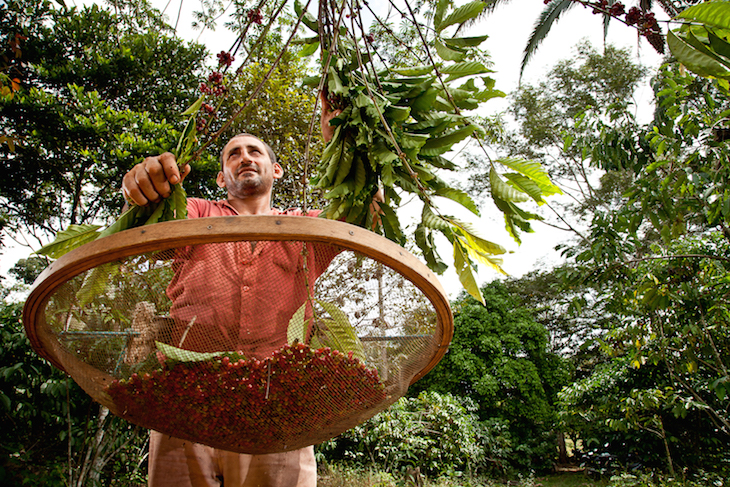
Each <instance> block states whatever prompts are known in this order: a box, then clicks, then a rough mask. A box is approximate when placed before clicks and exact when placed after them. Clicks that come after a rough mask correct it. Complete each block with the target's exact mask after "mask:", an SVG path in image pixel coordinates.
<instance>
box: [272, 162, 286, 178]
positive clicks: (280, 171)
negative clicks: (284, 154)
mask: <svg viewBox="0 0 730 487" xmlns="http://www.w3.org/2000/svg"><path fill="white" fill-rule="evenodd" d="M283 176H284V168H283V167H281V164H279V163H278V162H276V163H274V179H280V178H281V177H283Z"/></svg>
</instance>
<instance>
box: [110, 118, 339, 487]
mask: <svg viewBox="0 0 730 487" xmlns="http://www.w3.org/2000/svg"><path fill="white" fill-rule="evenodd" d="M327 108H328V107H327V106H326V105H325V110H324V113H325V115H323V117H322V129H323V135H324V137H325V140H326V141H328V140H330V139H331V137H332V132H333V130H332V128H331V127H330V126H329V120H330V119H331V118H332V117H334V116H336V115H337V113H332V112H330V111H329V110H327ZM189 172H190V167H189V166H185V168H183V170H182V171H180V170H179V169H178V167H177V163H176V161H175V157H174V156H173V155H172V154H170V153H165V154H162V155H160V156H158V157H149V158H146V159H145V160H144V161H143V162H142V163H140V164H138V165H136V166H135V167H134V168H132V170H130V172H129V173H127V174H126V175H125V176H124V181H123V185H122V191H123V194H124V196H125V199H126V200H127V201H129V202H133V203H135V204H137V205H142V206H144V205H147V204H150V203H153V202H159V201H161V200H162V199H163V198H165V197H168V196H169V195H170V194H171V185H172V184H177V183H179V182H181V181H182V180H183V179H184V178H185V177H186V176H187V175H188V174H189ZM283 174H284V170H283V168H282V167H281V165H280V164H279V163H278V162H277V161H276V157H275V155H274V153H273V151H272V150H271V148H270V147H269V146H268V145H267V144H266V143H264V142H263V141H262V140H260V139H259V138H257V137H255V136H253V135H250V134H240V135H237V136H235V137H234V138H232V139H231V140H230V141H229V142H228V143H227V144H226V146H225V147H224V148H223V151H222V152H221V170H220V172H219V173H218V176H217V178H216V183H217V184H218V186H220V187H221V188H225V189H226V190H227V193H228V198H227V200H224V201H216V202H212V201H205V200H200V199H196V198H190V199H189V200H188V218H199V217H207V216H226V215H228V216H233V215H272V214H273V215H279V214H290V215H302V213H301V212H299V211H293V212H292V211H289V212H281V211H279V210H276V209H273V208H271V190H272V187H273V183H274V181H275V180H276V179H279V178H281V177H282V176H283ZM317 214H318V212H316V211H315V212H309V213H308V214H307V216H316V215H317ZM302 245H303V244H302V243H301V242H228V243H225V244H210V245H208V244H206V245H201V246H196V247H195V248H194V249H181V250H178V252H177V255H176V259H175V263H174V268H175V276H174V278H173V279H172V281H171V283H170V285H169V286H168V290H167V292H168V295H169V296H170V298H171V300H172V302H173V305H172V308H171V310H170V316H171V318H173V320H174V321H175V322H176V323H177V324H178V326H176V327H175V328H174V329H173V330H172V332H171V333H170V335H169V336H167V337H166V338H165V339H164V341H167V342H168V343H170V344H173V345H175V346H182V347H183V348H188V349H192V350H199V351H214V350H222V351H231V350H241V351H243V352H244V354H245V355H246V356H251V357H257V358H262V357H264V356H266V355H268V354H270V353H271V352H273V351H274V350H276V349H277V348H279V347H281V346H282V345H283V344H284V343H286V327H285V325H286V323H288V320H289V319H290V318H291V316H292V314H293V312H294V311H295V310H296V309H297V308H298V307H299V306H301V304H303V303H304V301H305V300H306V297H307V295H306V290H307V286H308V285H309V283H311V284H313V283H314V280H316V278H317V277H318V276H319V275H320V274H321V273H322V272H323V271H324V270H325V269H326V267H327V265H328V264H329V261H330V260H331V259H332V258H333V257H334V256H335V255H336V254H337V252H338V249H335V248H328V247H329V246H322V245H321V244H320V245H319V247H318V248H316V249H315V248H313V246H310V247H312V248H304V249H303V248H302ZM302 255H304V258H303V259H304V260H303V262H305V263H306V265H302V257H301V256H302ZM268 261H273V265H271V266H269V267H268V268H266V269H268V270H263V268H262V267H261V265H263V264H264V263H267V262H268ZM292 262H295V263H296V264H292ZM302 269H303V271H302ZM247 279H250V282H249V281H247ZM282 280H283V281H282ZM282 293H283V294H284V298H285V299H283V300H281V299H277V301H276V303H277V304H276V305H272V301H271V296H273V295H274V294H276V295H277V296H278V297H279V298H280V297H281V296H280V295H281V294H282ZM267 298H268V299H269V302H266V300H267ZM201 302H202V303H203V304H202V305H201ZM206 303H207V304H206ZM279 303H286V304H279ZM258 323H279V324H280V325H281V324H282V323H283V327H282V326H280V327H279V328H277V329H276V330H275V332H274V333H271V329H262V328H261V327H259V326H257V324H258ZM171 414H174V412H171ZM316 475H317V474H316V463H315V459H314V448H313V447H311V446H310V447H306V448H303V449H300V450H295V451H290V452H285V453H276V454H268V455H245V454H238V453H232V452H227V451H222V450H217V449H214V448H211V447H208V446H204V445H200V444H195V443H192V442H190V441H184V440H181V439H177V438H173V437H171V436H169V435H163V434H161V433H158V432H155V431H153V432H152V433H151V437H150V455H149V485H150V486H153V487H161V486H174V487H187V486H189V487H198V486H205V487H208V486H221V485H225V486H226V487H229V486H262V487H263V486H266V487H269V486H270V487H297V486H299V487H310V486H312V487H313V486H315V485H316V481H317V476H316ZM224 483H225V484H224Z"/></svg>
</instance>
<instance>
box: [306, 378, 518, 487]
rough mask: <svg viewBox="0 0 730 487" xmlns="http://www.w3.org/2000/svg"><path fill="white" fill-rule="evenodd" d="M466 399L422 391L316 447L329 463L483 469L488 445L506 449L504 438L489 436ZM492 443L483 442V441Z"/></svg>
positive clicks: (431, 471) (439, 470) (436, 470)
mask: <svg viewBox="0 0 730 487" xmlns="http://www.w3.org/2000/svg"><path fill="white" fill-rule="evenodd" d="M475 410H476V406H475V405H474V403H473V402H471V401H470V400H468V399H462V400H460V399H458V398H457V397H454V396H452V395H450V394H439V393H437V392H422V393H421V394H419V395H418V397H411V398H401V399H400V400H399V401H398V402H396V403H395V404H394V405H393V406H391V407H390V408H389V409H387V410H386V411H383V412H382V413H379V414H378V415H376V416H374V417H373V418H371V419H369V420H368V421H366V422H365V423H363V424H361V425H359V426H356V427H355V428H353V429H351V430H348V431H346V432H345V433H343V434H342V435H340V436H338V437H336V438H334V439H332V440H330V441H328V442H326V443H323V444H322V445H319V446H318V447H317V451H318V454H319V455H323V456H324V458H326V459H328V460H330V461H331V460H344V461H347V462H349V463H352V464H356V465H360V466H366V467H377V468H380V469H383V470H385V471H386V472H405V471H406V469H407V468H408V467H411V468H415V467H419V468H420V470H421V472H423V473H424V474H428V475H430V476H436V475H439V474H446V473H451V474H453V473H455V472H467V471H473V470H476V469H478V468H480V467H482V466H483V465H484V463H485V461H486V458H485V451H486V450H485V447H486V448H490V449H493V450H495V449H498V448H504V447H505V444H506V443H507V440H506V439H505V438H504V437H499V438H498V437H495V436H492V437H488V436H487V430H486V429H485V426H484V425H482V424H481V423H480V422H479V420H478V417H477V416H476V414H475ZM488 438H489V440H491V441H492V443H491V444H489V445H487V444H484V442H485V440H487V439H488Z"/></svg>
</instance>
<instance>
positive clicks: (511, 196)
mask: <svg viewBox="0 0 730 487" xmlns="http://www.w3.org/2000/svg"><path fill="white" fill-rule="evenodd" d="M489 187H490V188H491V190H492V195H494V196H496V197H497V198H500V199H502V200H505V201H512V202H515V203H522V202H524V201H528V200H529V199H530V197H529V196H528V195H527V194H525V193H524V192H522V191H520V190H518V189H515V188H513V187H512V186H510V185H509V184H507V183H505V182H504V181H503V180H502V178H501V177H500V176H499V174H497V171H495V170H494V168H491V169H490V170H489Z"/></svg>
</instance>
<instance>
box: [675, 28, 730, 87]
mask: <svg viewBox="0 0 730 487" xmlns="http://www.w3.org/2000/svg"><path fill="white" fill-rule="evenodd" d="M667 45H668V46H669V50H670V51H672V54H673V55H674V57H676V58H677V60H678V61H679V62H681V63H682V64H684V65H685V66H686V67H687V69H689V70H690V71H692V72H693V73H695V74H698V75H700V76H704V77H706V78H707V77H717V78H722V77H725V76H727V75H728V69H727V68H725V66H723V65H722V64H721V63H719V62H718V61H717V60H715V59H713V58H712V57H711V56H708V55H707V54H705V53H703V52H700V51H698V50H697V49H695V48H694V47H693V46H691V45H690V44H688V43H687V42H685V41H684V40H682V39H680V38H679V37H677V36H676V35H675V34H674V32H672V31H671V30H670V31H668V32H667Z"/></svg>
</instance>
